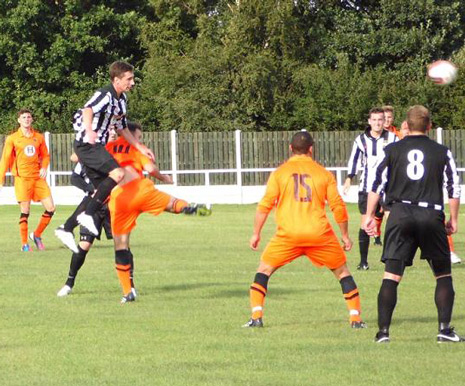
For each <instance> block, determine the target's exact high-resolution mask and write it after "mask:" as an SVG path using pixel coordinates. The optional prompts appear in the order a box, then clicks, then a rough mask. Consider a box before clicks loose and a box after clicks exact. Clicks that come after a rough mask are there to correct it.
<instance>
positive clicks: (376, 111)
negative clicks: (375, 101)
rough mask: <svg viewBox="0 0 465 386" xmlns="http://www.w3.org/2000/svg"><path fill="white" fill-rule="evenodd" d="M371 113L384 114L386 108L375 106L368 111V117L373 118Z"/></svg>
mask: <svg viewBox="0 0 465 386" xmlns="http://www.w3.org/2000/svg"><path fill="white" fill-rule="evenodd" d="M371 114H384V110H383V109H382V108H381V107H373V108H372V109H371V110H370V111H369V113H368V118H371Z"/></svg>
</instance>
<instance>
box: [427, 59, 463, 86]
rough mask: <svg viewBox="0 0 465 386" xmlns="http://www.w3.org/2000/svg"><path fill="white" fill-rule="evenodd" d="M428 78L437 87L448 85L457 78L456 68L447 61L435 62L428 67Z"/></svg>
mask: <svg viewBox="0 0 465 386" xmlns="http://www.w3.org/2000/svg"><path fill="white" fill-rule="evenodd" d="M428 77H429V78H430V79H431V80H432V81H433V82H434V83H436V84H439V85H446V84H450V83H452V82H453V81H454V80H455V78H456V77H457V66H456V65H455V64H454V63H452V62H449V61H448V60H437V61H435V62H433V63H431V64H430V65H429V66H428Z"/></svg>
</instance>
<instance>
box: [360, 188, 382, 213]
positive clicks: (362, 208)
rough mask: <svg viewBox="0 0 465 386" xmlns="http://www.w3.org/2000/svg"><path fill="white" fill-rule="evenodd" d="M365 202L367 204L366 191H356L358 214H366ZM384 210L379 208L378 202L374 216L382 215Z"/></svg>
mask: <svg viewBox="0 0 465 386" xmlns="http://www.w3.org/2000/svg"><path fill="white" fill-rule="evenodd" d="M367 204H368V193H366V192H358V210H359V212H360V214H367ZM383 215H384V212H383V211H382V209H381V205H380V204H379V203H378V205H377V206H376V212H375V216H376V217H378V218H381V217H383Z"/></svg>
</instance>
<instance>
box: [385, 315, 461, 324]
mask: <svg viewBox="0 0 465 386" xmlns="http://www.w3.org/2000/svg"><path fill="white" fill-rule="evenodd" d="M458 320H465V315H452V323H451V324H452V325H454V322H456V321H458ZM437 321H438V318H437V316H436V315H431V316H413V317H402V316H399V317H396V316H394V318H393V322H392V324H393V325H394V324H399V323H406V324H407V325H410V326H411V323H433V324H434V325H436V323H437Z"/></svg>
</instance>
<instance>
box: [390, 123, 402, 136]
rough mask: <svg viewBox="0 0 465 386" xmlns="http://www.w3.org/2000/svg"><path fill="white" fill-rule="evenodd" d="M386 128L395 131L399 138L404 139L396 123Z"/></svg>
mask: <svg viewBox="0 0 465 386" xmlns="http://www.w3.org/2000/svg"><path fill="white" fill-rule="evenodd" d="M386 130H387V131H390V132H391V133H394V134H395V135H396V137H397V138H399V139H402V136H401V135H400V131H399V130H397V127H395V126H394V125H391V126H389V127H388V128H386Z"/></svg>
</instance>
